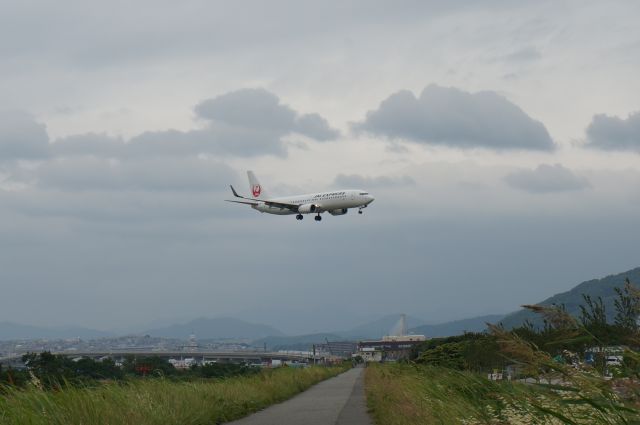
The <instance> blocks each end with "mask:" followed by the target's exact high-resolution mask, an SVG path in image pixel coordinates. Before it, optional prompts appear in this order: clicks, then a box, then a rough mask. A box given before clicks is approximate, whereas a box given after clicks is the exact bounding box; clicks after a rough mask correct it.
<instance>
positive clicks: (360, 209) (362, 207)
mask: <svg viewBox="0 0 640 425" xmlns="http://www.w3.org/2000/svg"><path fill="white" fill-rule="evenodd" d="M365 208H367V206H366V205H363V206H361V207H360V208H358V214H362V210H363V209H365Z"/></svg>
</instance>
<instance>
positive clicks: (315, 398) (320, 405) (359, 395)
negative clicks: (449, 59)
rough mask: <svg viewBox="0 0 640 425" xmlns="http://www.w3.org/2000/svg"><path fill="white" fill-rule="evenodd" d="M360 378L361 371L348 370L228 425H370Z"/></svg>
mask: <svg viewBox="0 0 640 425" xmlns="http://www.w3.org/2000/svg"><path fill="white" fill-rule="evenodd" d="M363 378H364V368H361V367H357V368H354V369H350V370H349V371H347V372H345V373H343V374H341V375H339V376H336V377H335V378H331V379H327V380H326V381H323V382H321V383H319V384H317V385H315V386H313V387H311V388H309V389H308V390H307V391H304V392H302V393H300V394H298V395H297V396H295V397H293V398H292V399H289V400H287V401H285V402H283V403H280V404H276V405H274V406H270V407H268V408H266V409H265V410H262V411H260V412H257V413H254V414H253V415H250V416H247V417H245V418H243V419H240V420H237V421H234V422H230V423H229V425H283V424H286V425H298V424H300V425H303V424H304V425H347V424H349V425H370V424H371V423H372V422H371V419H370V418H369V415H368V414H367V406H366V402H365V396H364V379H363Z"/></svg>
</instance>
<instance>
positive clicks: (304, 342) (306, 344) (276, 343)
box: [251, 333, 344, 351]
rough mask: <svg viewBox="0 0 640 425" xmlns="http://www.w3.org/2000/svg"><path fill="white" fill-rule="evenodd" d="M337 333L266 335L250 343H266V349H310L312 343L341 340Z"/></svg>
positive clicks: (256, 344)
mask: <svg viewBox="0 0 640 425" xmlns="http://www.w3.org/2000/svg"><path fill="white" fill-rule="evenodd" d="M343 339H344V338H341V337H340V336H339V335H336V334H332V333H317V334H308V335H298V336H268V337H266V338H261V339H257V340H255V341H253V342H252V343H251V345H253V346H254V347H262V346H264V345H265V344H266V345H267V350H268V351H278V350H298V351H310V350H311V348H312V346H313V344H325V343H326V342H327V340H329V341H341V340H343Z"/></svg>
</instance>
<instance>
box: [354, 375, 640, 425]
mask: <svg viewBox="0 0 640 425" xmlns="http://www.w3.org/2000/svg"><path fill="white" fill-rule="evenodd" d="M365 382H366V392H367V403H368V405H369V408H370V410H371V413H372V415H373V417H374V419H375V422H376V423H378V424H385V425H387V424H388V425H409V424H625V423H629V424H631V423H640V422H639V421H640V416H638V413H637V411H635V410H633V409H630V408H627V407H626V406H625V405H623V404H622V403H621V402H620V401H619V400H616V398H615V395H613V394H612V393H609V392H606V390H602V391H605V392H604V393H594V392H593V391H594V388H596V387H597V386H598V385H600V384H602V382H600V381H599V382H595V381H594V382H591V383H590V384H586V383H582V384H580V385H584V386H585V387H584V388H581V387H579V386H578V387H576V386H572V385H566V383H565V384H563V385H526V384H523V383H519V382H513V383H511V382H494V381H489V380H487V379H486V378H484V377H483V376H481V375H477V374H474V373H471V372H462V371H457V370H452V369H447V368H442V367H435V366H422V365H413V364H394V365H372V366H370V367H369V368H367V373H366V378H365ZM596 384H597V385H596Z"/></svg>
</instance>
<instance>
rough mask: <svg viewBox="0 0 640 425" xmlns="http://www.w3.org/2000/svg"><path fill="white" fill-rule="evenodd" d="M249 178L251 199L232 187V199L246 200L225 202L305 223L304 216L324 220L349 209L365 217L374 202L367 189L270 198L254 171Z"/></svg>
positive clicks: (248, 173)
mask: <svg viewBox="0 0 640 425" xmlns="http://www.w3.org/2000/svg"><path fill="white" fill-rule="evenodd" d="M247 176H248V177H249V190H250V191H251V195H252V197H251V198H248V197H245V196H241V195H238V192H236V190H235V189H234V188H233V186H231V185H229V186H230V187H231V192H233V196H235V197H236V198H241V199H245V200H244V201H238V200H231V199H225V201H227V202H235V203H238V204H246V205H251V208H253V209H254V210H257V211H260V212H261V213H268V214H277V215H289V214H296V219H297V220H302V218H303V217H304V216H303V214H316V216H315V217H314V218H315V220H316V221H321V220H322V216H321V215H320V214H322V213H323V212H328V213H329V214H331V215H344V214H346V213H347V211H348V210H349V208H358V214H362V210H363V209H365V208H367V206H368V205H369V204H370V203H372V202H373V201H374V197H373V196H371V195H370V194H369V193H368V192H366V191H364V190H336V191H332V192H320V193H309V194H306V195H293V196H286V197H280V198H270V197H269V196H268V195H267V193H266V192H265V190H264V188H263V187H262V185H261V184H260V182H259V181H258V179H257V178H256V175H255V174H254V173H253V171H247Z"/></svg>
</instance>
